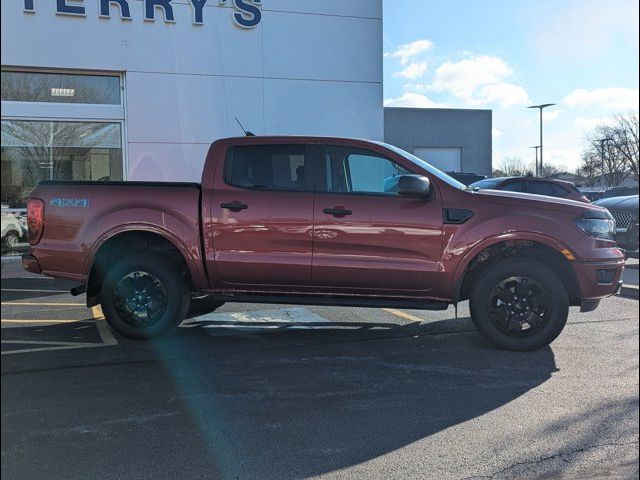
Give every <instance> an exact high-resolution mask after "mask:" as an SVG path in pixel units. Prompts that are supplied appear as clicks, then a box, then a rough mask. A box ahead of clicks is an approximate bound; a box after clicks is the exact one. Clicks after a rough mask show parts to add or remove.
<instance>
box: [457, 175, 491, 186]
mask: <svg viewBox="0 0 640 480" xmlns="http://www.w3.org/2000/svg"><path fill="white" fill-rule="evenodd" d="M447 175H449V176H450V177H453V178H455V179H456V180H458V181H459V182H460V183H464V184H465V185H471V184H472V183H474V182H478V181H480V180H484V179H485V178H487V176H486V175H480V174H478V173H466V172H447Z"/></svg>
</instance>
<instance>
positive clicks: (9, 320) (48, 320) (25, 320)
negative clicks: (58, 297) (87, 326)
mask: <svg viewBox="0 0 640 480" xmlns="http://www.w3.org/2000/svg"><path fill="white" fill-rule="evenodd" d="M85 321H86V320H82V319H77V320H67V319H57V320H54V319H51V318H3V319H2V320H0V322H2V323H74V322H85Z"/></svg>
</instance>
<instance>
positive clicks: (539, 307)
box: [469, 258, 569, 351]
mask: <svg viewBox="0 0 640 480" xmlns="http://www.w3.org/2000/svg"><path fill="white" fill-rule="evenodd" d="M469 304H470V308H471V318H472V320H473V323H474V324H475V326H476V328H477V329H478V331H480V333H481V334H482V335H483V336H484V337H486V338H487V339H488V340H489V341H490V342H491V343H493V344H494V345H496V346H498V347H500V348H504V349H507V350H518V351H529V350H535V349H538V348H541V347H543V346H545V345H548V344H550V343H551V342H552V341H553V340H555V338H556V337H557V336H558V335H560V332H562V330H563V328H564V326H565V324H566V323H567V317H568V316H569V298H568V295H567V291H566V289H565V287H564V285H563V283H562V281H561V280H560V278H559V277H558V275H556V273H555V272H554V271H553V270H551V269H550V268H549V267H547V266H546V265H544V264H541V263H539V262H535V261H532V260H527V259H517V258H514V259H508V260H503V261H501V262H500V263H497V264H493V265H490V266H487V267H485V270H484V271H483V272H482V274H481V275H478V280H477V281H476V283H475V285H474V286H473V289H472V291H471V295H470V301H469Z"/></svg>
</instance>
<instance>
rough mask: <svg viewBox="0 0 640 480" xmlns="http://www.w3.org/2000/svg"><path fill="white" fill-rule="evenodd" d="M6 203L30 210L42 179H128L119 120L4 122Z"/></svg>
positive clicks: (3, 172) (2, 153) (3, 152)
mask: <svg viewBox="0 0 640 480" xmlns="http://www.w3.org/2000/svg"><path fill="white" fill-rule="evenodd" d="M0 157H1V161H2V165H1V170H2V207H3V208H5V209H6V208H24V207H25V206H26V200H27V198H28V197H29V195H30V193H31V191H32V190H33V189H34V188H35V186H36V185H37V184H38V182H39V181H41V180H122V172H123V160H122V159H123V154H122V127H121V124H120V123H119V122H118V123H88V122H59V121H57V122H51V121H32V120H2V148H1V155H0Z"/></svg>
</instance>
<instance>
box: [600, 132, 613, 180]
mask: <svg viewBox="0 0 640 480" xmlns="http://www.w3.org/2000/svg"><path fill="white" fill-rule="evenodd" d="M612 140H613V138H611V137H606V138H601V139H599V140H596V142H600V168H601V169H602V180H601V181H600V185H601V186H602V191H603V192H604V190H605V184H604V175H605V173H604V170H605V168H604V144H605V143H607V142H610V141H612Z"/></svg>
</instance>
